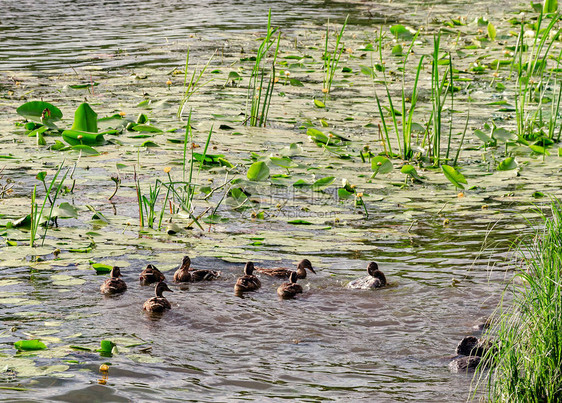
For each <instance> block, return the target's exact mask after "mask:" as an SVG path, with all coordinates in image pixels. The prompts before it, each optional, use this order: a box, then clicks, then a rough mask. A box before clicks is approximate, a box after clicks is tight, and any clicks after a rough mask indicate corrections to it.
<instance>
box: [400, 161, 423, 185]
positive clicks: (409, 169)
mask: <svg viewBox="0 0 562 403" xmlns="http://www.w3.org/2000/svg"><path fill="white" fill-rule="evenodd" d="M400 172H402V173H403V174H406V175H408V176H410V177H411V178H413V179H415V180H417V181H421V180H422V178H421V177H420V176H419V175H418V171H416V168H414V167H413V166H412V165H409V164H406V165H404V166H403V167H402V169H400Z"/></svg>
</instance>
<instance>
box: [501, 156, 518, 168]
mask: <svg viewBox="0 0 562 403" xmlns="http://www.w3.org/2000/svg"><path fill="white" fill-rule="evenodd" d="M515 168H517V161H515V158H513V157H507V158H506V159H504V160H503V161H502V162H500V163H499V165H498V171H509V170H512V169H515Z"/></svg>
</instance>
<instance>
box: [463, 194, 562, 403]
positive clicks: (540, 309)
mask: <svg viewBox="0 0 562 403" xmlns="http://www.w3.org/2000/svg"><path fill="white" fill-rule="evenodd" d="M543 220H544V221H543V223H542V225H541V226H537V227H536V230H535V234H534V236H533V237H525V238H524V239H522V240H521V242H520V244H519V245H518V248H517V251H518V253H517V255H518V261H517V262H516V265H517V266H516V268H515V270H516V274H515V275H514V278H513V280H512V281H511V282H510V284H509V285H508V287H507V289H506V291H505V292H506V293H510V294H512V295H513V301H512V302H510V303H509V304H505V305H504V304H503V302H502V303H500V305H499V306H498V308H497V312H496V315H495V316H494V317H493V319H492V323H493V324H494V325H493V326H492V327H491V328H490V329H489V330H488V331H487V332H486V334H485V335H484V339H488V340H492V343H493V346H494V347H493V348H492V349H490V350H489V351H488V352H487V354H486V355H485V356H484V358H483V361H481V364H480V366H479V369H478V371H477V372H476V373H475V377H474V382H475V383H476V385H477V386H476V389H477V390H478V389H485V390H487V396H488V398H489V399H490V401H501V402H559V401H560V400H561V399H562V373H561V368H562V272H561V267H562V205H561V204H560V201H559V200H555V201H554V202H553V203H552V205H551V216H550V217H547V216H546V215H544V216H543ZM485 368H489V369H485Z"/></svg>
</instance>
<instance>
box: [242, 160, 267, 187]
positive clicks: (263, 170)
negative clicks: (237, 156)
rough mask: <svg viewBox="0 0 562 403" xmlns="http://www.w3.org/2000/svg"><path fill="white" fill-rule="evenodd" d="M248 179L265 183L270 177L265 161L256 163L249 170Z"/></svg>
mask: <svg viewBox="0 0 562 403" xmlns="http://www.w3.org/2000/svg"><path fill="white" fill-rule="evenodd" d="M247 177H248V179H249V180H251V181H256V182H261V181H264V180H266V179H267V178H268V177H269V167H268V166H267V165H266V163H265V162H263V161H258V162H254V163H253V164H252V165H251V166H250V169H248V174H247Z"/></svg>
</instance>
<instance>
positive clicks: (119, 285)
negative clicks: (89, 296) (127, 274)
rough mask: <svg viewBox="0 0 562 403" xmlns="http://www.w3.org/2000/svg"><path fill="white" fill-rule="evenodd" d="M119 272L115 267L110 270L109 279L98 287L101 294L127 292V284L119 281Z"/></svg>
mask: <svg viewBox="0 0 562 403" xmlns="http://www.w3.org/2000/svg"><path fill="white" fill-rule="evenodd" d="M119 277H121V270H120V269H119V267H117V266H113V268H112V269H111V273H110V277H109V278H108V279H107V280H105V281H104V282H103V284H102V285H101V287H100V291H101V293H102V294H119V293H121V292H124V291H125V290H127V284H125V282H124V281H123V280H121V279H120V278H119Z"/></svg>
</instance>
